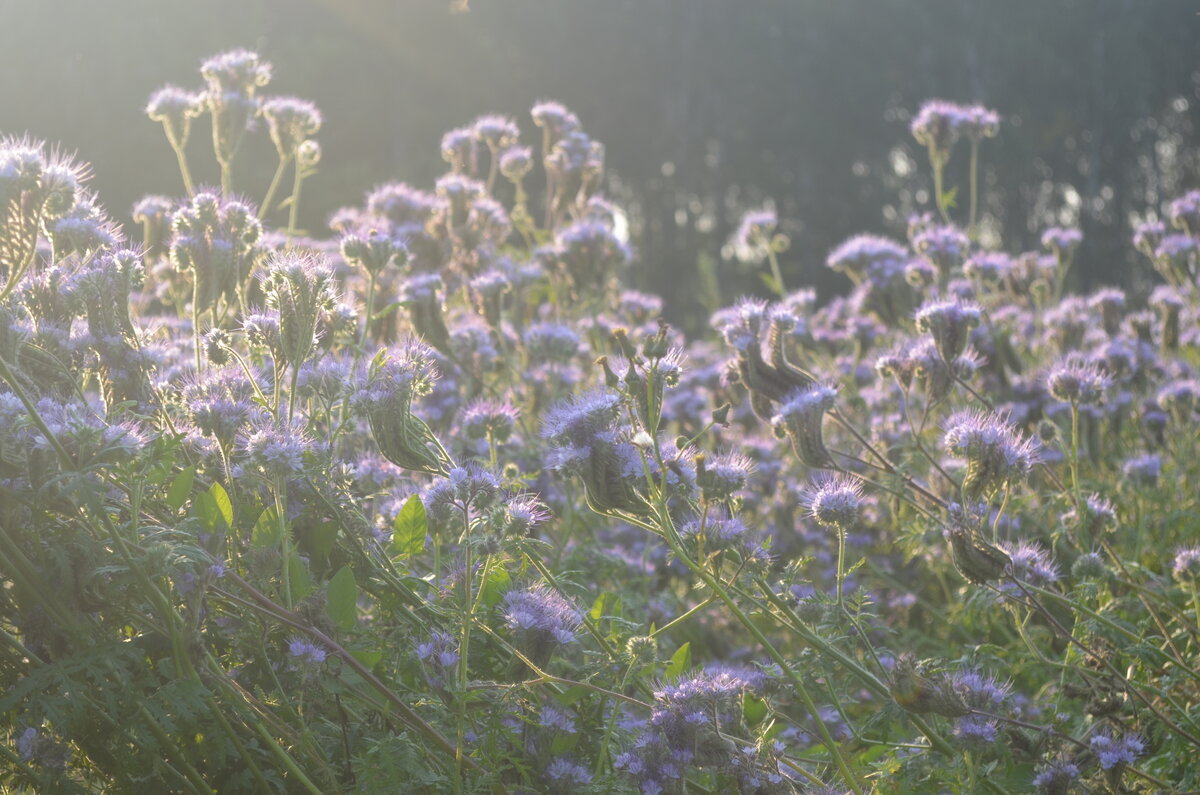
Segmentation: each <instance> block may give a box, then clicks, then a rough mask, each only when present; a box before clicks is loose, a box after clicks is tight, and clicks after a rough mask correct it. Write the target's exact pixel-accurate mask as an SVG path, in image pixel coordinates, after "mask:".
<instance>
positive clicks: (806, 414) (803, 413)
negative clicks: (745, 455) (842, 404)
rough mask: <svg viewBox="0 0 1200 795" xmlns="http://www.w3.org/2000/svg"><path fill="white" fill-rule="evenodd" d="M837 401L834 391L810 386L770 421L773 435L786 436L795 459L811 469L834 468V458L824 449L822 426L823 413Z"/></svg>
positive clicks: (797, 393)
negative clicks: (773, 427) (798, 458)
mask: <svg viewBox="0 0 1200 795" xmlns="http://www.w3.org/2000/svg"><path fill="white" fill-rule="evenodd" d="M836 397H837V389H836V388H835V387H833V386H829V385H826V384H813V385H812V386H810V387H808V388H807V389H801V390H799V391H797V392H794V393H792V395H791V397H789V398H788V399H787V400H786V401H785V402H784V403H783V405H781V406H780V407H779V413H778V414H776V415H775V416H774V418H772V420H771V423H772V424H773V425H774V426H775V430H776V432H777V433H783V434H785V435H786V436H787V437H788V438H789V439H790V440H791V442H792V448H793V449H794V450H795V451H796V455H797V456H799V457H800V460H801V461H802V462H804V464H805V465H806V466H809V467H812V468H813V469H828V468H830V467H832V466H833V457H832V456H831V455H830V454H829V450H828V449H826V447H825V440H824V438H823V436H822V433H821V424H822V421H823V420H824V419H825V413H826V412H827V411H829V410H830V409H831V408H833V404H834V400H835V399H836Z"/></svg>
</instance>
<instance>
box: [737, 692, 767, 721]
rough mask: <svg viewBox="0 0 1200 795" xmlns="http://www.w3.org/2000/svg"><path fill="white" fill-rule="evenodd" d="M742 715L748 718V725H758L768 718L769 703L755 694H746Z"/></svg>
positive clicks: (743, 698) (743, 700) (743, 699)
mask: <svg viewBox="0 0 1200 795" xmlns="http://www.w3.org/2000/svg"><path fill="white" fill-rule="evenodd" d="M742 715H743V716H744V717H745V718H746V725H748V726H755V725H757V724H758V723H760V722H761V721H762V719H763V718H765V717H767V702H765V701H763V700H762V699H761V698H759V697H758V696H756V695H754V694H753V693H746V695H745V696H743V697H742Z"/></svg>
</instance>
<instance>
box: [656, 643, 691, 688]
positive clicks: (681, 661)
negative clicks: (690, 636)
mask: <svg viewBox="0 0 1200 795" xmlns="http://www.w3.org/2000/svg"><path fill="white" fill-rule="evenodd" d="M691 667H692V643H691V641H688V642H687V643H685V644H683V645H682V646H680V647H679V648H678V649H676V650H675V653H674V654H672V655H671V660H670V662H668V663H667V670H666V671H664V672H663V678H664V679H668V680H675V679H678V678H679V677H680V676H681V675H682V674H683V672H684V671H686V670H687V669H688V668H691Z"/></svg>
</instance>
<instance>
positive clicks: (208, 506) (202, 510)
mask: <svg viewBox="0 0 1200 795" xmlns="http://www.w3.org/2000/svg"><path fill="white" fill-rule="evenodd" d="M190 513H191V515H192V516H195V517H196V518H197V519H199V520H200V524H201V526H203V527H204V532H206V533H215V532H217V530H218V527H217V525H218V524H219V523H220V521H221V509H220V508H218V507H217V501H216V500H215V499H214V498H213V495H212V493H211V492H208V491H202V492H200V493H199V494H197V495H196V496H195V497H194V498H193V499H192V509H191V511H190Z"/></svg>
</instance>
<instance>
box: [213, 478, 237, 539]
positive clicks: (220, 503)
mask: <svg viewBox="0 0 1200 795" xmlns="http://www.w3.org/2000/svg"><path fill="white" fill-rule="evenodd" d="M208 493H209V494H211V495H212V498H213V500H214V501H215V502H216V504H217V510H218V511H220V512H221V518H222V519H224V520H225V526H226V527H229V528H231V529H232V528H233V503H232V502H230V501H229V495H228V494H226V493H225V488H224V487H223V486H222V485H221V484H220V483H214V484H212V488H210V489H209V490H208Z"/></svg>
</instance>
